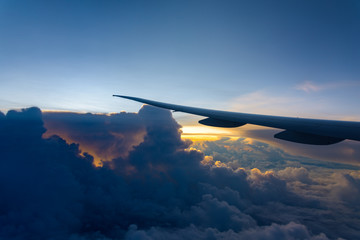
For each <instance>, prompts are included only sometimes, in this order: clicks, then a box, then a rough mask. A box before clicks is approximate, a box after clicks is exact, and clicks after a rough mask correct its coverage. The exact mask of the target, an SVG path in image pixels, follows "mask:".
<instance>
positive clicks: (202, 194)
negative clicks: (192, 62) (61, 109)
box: [0, 106, 360, 240]
mask: <svg viewBox="0 0 360 240" xmlns="http://www.w3.org/2000/svg"><path fill="white" fill-rule="evenodd" d="M51 117H53V119H50V118H51ZM45 119H47V120H46V121H50V120H51V121H52V123H53V124H54V125H52V126H56V127H57V128H56V129H58V130H59V132H61V131H62V132H63V133H64V134H65V133H66V134H65V135H66V137H68V138H70V139H72V141H75V142H79V143H80V145H81V144H85V145H86V144H87V145H86V146H88V148H91V149H94V148H95V150H94V151H95V152H96V153H97V154H99V156H101V154H102V151H106V152H107V153H106V154H105V155H103V156H111V159H106V160H107V161H104V163H103V167H95V166H94V165H93V161H94V158H93V157H92V156H91V155H89V154H86V153H85V154H80V153H81V151H80V150H79V145H78V144H75V143H73V144H69V143H67V142H66V141H65V140H64V139H63V138H61V137H58V136H51V137H48V135H46V136H47V137H45V138H43V137H42V135H43V134H44V132H45V131H46V129H45V128H44V125H43V118H42V113H41V111H40V110H39V109H38V108H30V109H25V110H23V111H21V112H15V111H9V112H8V113H7V114H6V115H4V114H0V130H1V131H0V152H1V155H2V156H1V158H0V159H1V160H0V161H1V168H0V180H1V184H0V191H1V193H2V197H1V198H0V239H73V240H76V239H124V238H125V239H189V238H197V239H224V238H226V239H239V238H246V239H328V238H331V239H335V238H338V237H343V238H349V239H353V238H354V237H356V236H358V235H359V233H360V229H359V226H360V222H359V217H358V216H359V207H358V204H357V203H358V202H359V200H360V190H359V189H360V178H359V175H360V174H359V172H356V171H354V172H352V173H342V172H337V173H335V174H329V173H328V172H327V173H326V174H328V175H329V176H328V177H327V178H323V175H321V174H320V175H319V174H318V175H313V174H312V173H311V172H309V170H307V169H305V168H298V167H288V168H283V169H282V170H279V171H267V172H261V171H260V170H258V169H256V168H254V169H252V170H245V169H243V168H238V167H237V166H236V167H235V166H232V165H231V164H228V162H226V161H215V160H214V158H213V157H211V156H206V157H205V156H204V153H203V152H201V151H198V150H189V146H190V144H191V142H189V141H183V140H181V132H180V126H179V125H178V124H177V123H176V121H175V120H174V119H173V118H172V116H171V113H170V112H169V111H165V110H160V109H157V108H153V107H149V106H144V107H143V108H142V109H141V110H140V111H139V113H138V114H128V113H121V114H116V115H112V116H106V115H91V114H77V115H74V114H70V113H61V114H57V115H56V114H54V115H52V116H46V115H45ZM49 119H50V120H49ZM55 123H56V124H55ZM61 124H63V126H61ZM47 126H50V125H47ZM54 129H55V127H54ZM60 130H61V131H60ZM139 139H140V140H139ZM112 144H115V145H112ZM107 146H109V148H110V149H111V150H108V149H106V148H107ZM108 152H110V153H111V154H108ZM123 152H126V154H122V153H123Z"/></svg>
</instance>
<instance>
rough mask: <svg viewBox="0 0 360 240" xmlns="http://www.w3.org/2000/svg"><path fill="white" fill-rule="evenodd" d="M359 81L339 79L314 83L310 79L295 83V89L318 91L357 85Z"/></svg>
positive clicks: (307, 91) (308, 91) (309, 91)
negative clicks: (337, 80)
mask: <svg viewBox="0 0 360 240" xmlns="http://www.w3.org/2000/svg"><path fill="white" fill-rule="evenodd" d="M359 86H360V83H359V82H356V81H339V82H327V83H323V84H316V83H314V82H312V81H304V82H302V83H300V84H298V85H296V87H295V89H297V90H300V91H304V92H306V93H311V92H319V91H322V90H329V89H338V88H347V87H359Z"/></svg>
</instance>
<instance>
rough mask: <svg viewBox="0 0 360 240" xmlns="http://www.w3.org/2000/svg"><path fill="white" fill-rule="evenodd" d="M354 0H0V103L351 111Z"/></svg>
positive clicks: (356, 24)
mask: <svg viewBox="0 0 360 240" xmlns="http://www.w3.org/2000/svg"><path fill="white" fill-rule="evenodd" d="M359 42H360V3H359V2H358V1H332V0H324V1H76V0H75V1H22V0H15V1H14V0H2V1H1V2H0V83H1V87H0V109H2V110H3V111H4V110H7V109H10V108H22V107H29V106H38V107H40V108H42V109H48V110H71V111H82V112H83V111H91V112H104V113H106V112H118V111H121V110H126V111H138V109H139V107H140V105H139V104H137V103H132V102H129V101H126V100H121V99H117V98H116V99H115V98H113V97H111V95H112V94H124V95H133V96H139V97H144V98H150V99H155V100H160V101H165V102H172V103H178V104H187V105H193V106H199V107H207V108H218V109H224V110H236V111H245V112H256V113H266V114H281V115H296V116H306V117H308V116H310V117H321V118H335V119H353V120H354V119H357V120H359V119H360V111H359V108H358V103H359V100H360V96H359V95H358V92H359V90H360V78H359V76H360V67H359V66H360V47H359Z"/></svg>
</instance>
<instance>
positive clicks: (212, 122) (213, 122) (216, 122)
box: [199, 118, 246, 128]
mask: <svg viewBox="0 0 360 240" xmlns="http://www.w3.org/2000/svg"><path fill="white" fill-rule="evenodd" d="M199 123H200V124H203V125H206V126H211V127H223V128H235V127H240V126H243V125H245V124H246V123H240V122H231V121H225V120H221V119H216V118H205V119H202V120H200V121H199Z"/></svg>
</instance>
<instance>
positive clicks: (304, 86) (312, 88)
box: [296, 81, 323, 93]
mask: <svg viewBox="0 0 360 240" xmlns="http://www.w3.org/2000/svg"><path fill="white" fill-rule="evenodd" d="M296 89H297V90H302V91H304V92H307V93H310V92H318V91H320V90H322V89H323V87H322V86H320V85H316V84H314V83H313V82H310V81H305V82H303V83H301V84H299V85H297V86H296Z"/></svg>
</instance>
